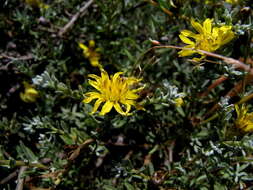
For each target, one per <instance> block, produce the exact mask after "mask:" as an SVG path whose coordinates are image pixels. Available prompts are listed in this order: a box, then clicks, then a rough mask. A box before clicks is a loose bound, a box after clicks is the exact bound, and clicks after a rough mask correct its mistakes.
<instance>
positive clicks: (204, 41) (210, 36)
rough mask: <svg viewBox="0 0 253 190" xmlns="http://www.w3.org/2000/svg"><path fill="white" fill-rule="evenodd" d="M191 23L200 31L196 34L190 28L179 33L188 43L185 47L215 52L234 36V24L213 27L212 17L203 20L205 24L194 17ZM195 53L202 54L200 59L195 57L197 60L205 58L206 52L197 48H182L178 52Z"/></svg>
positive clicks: (184, 53)
mask: <svg viewBox="0 0 253 190" xmlns="http://www.w3.org/2000/svg"><path fill="white" fill-rule="evenodd" d="M191 25H192V26H193V28H194V29H195V30H196V31H197V32H198V34H195V33H193V32H191V31H189V30H182V31H181V33H180V35H179V38H180V39H181V40H182V41H183V42H184V43H186V44H188V45H186V46H185V48H192V49H199V50H204V51H208V52H214V51H216V50H217V49H219V48H220V47H221V46H223V45H224V44H226V43H228V42H229V41H231V40H232V39H233V38H234V32H233V31H232V26H226V25H225V26H221V27H213V26H212V19H209V18H208V19H206V20H205V21H204V22H203V25H201V24H200V23H198V22H196V21H194V20H193V19H192V20H191ZM192 39H193V40H194V41H193V40H192ZM195 53H199V54H201V55H202V56H201V58H200V59H199V58H195V60H196V61H199V60H201V59H203V58H205V55H204V54H202V53H200V52H197V51H195V50H181V51H180V52H178V54H179V56H180V57H184V56H190V55H192V54H195Z"/></svg>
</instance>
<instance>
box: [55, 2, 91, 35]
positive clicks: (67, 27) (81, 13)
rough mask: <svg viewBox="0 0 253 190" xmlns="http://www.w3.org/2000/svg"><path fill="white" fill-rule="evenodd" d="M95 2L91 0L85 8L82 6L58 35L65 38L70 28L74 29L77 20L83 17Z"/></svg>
mask: <svg viewBox="0 0 253 190" xmlns="http://www.w3.org/2000/svg"><path fill="white" fill-rule="evenodd" d="M93 1H94V0H89V1H88V2H87V3H86V4H85V5H84V6H82V7H81V8H80V10H79V11H78V12H77V13H76V14H74V16H73V17H72V18H71V19H70V21H69V22H68V23H67V24H66V25H65V26H64V27H63V28H61V29H60V31H59V33H58V35H59V36H63V35H64V34H65V33H66V32H68V31H69V30H70V28H72V27H73V25H74V24H75V22H76V21H77V19H78V18H79V17H81V16H83V14H84V12H85V10H87V9H88V7H89V6H90V5H91V4H92V3H93Z"/></svg>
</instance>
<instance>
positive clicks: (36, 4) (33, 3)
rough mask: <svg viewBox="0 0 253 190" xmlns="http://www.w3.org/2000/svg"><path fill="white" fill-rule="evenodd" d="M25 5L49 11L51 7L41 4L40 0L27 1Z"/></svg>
mask: <svg viewBox="0 0 253 190" xmlns="http://www.w3.org/2000/svg"><path fill="white" fill-rule="evenodd" d="M25 3H26V4H28V5H30V6H32V7H34V8H41V9H48V8H49V5H47V4H45V3H43V2H41V1H40V0H25Z"/></svg>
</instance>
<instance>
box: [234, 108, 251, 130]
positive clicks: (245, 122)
mask: <svg viewBox="0 0 253 190" xmlns="http://www.w3.org/2000/svg"><path fill="white" fill-rule="evenodd" d="M235 110H236V113H237V119H236V121H235V126H236V127H237V128H238V129H240V130H241V131H243V132H245V133H247V132H253V113H252V112H251V113H248V108H247V107H246V106H245V105H242V106H241V107H239V106H238V105H235Z"/></svg>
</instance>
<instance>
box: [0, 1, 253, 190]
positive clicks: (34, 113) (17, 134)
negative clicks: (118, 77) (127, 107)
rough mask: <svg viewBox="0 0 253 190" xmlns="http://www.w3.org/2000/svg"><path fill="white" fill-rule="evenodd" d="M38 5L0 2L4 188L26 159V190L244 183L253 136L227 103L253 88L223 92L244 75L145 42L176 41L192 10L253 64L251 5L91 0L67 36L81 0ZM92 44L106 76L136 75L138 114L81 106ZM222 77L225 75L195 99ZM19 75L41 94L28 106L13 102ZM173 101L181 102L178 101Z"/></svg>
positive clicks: (248, 180) (0, 169)
mask: <svg viewBox="0 0 253 190" xmlns="http://www.w3.org/2000/svg"><path fill="white" fill-rule="evenodd" d="M45 3H46V4H47V5H49V8H48V9H42V8H38V7H31V6H30V5H28V4H26V3H25V1H21V0H12V1H10V0H1V2H0V36H1V38H0V81H1V88H0V137H1V138H0V165H1V166H0V189H6V190H12V189H15V187H16V180H17V175H14V177H11V178H10V180H9V181H5V179H6V177H8V176H9V175H10V174H12V173H14V174H15V172H16V173H18V171H19V170H18V169H19V168H20V167H22V166H29V167H28V168H27V169H26V170H25V172H24V173H23V174H22V175H23V176H24V177H25V179H26V181H25V182H24V184H23V185H24V189H35V187H37V188H39V187H40V188H43V189H45V190H48V189H59V190H65V189H73V190H83V189H101V190H102V189H103V190H116V189H117V190H121V189H122V190H145V189H152V190H156V189H157V190H169V189H201V190H206V189H214V190H230V189H247V188H250V187H252V185H253V175H252V169H253V166H252V161H253V160H252V151H253V149H252V146H253V136H252V135H251V134H250V133H248V134H242V133H241V132H240V131H238V130H236V129H235V125H234V121H235V120H236V118H237V114H236V112H235V110H234V106H233V104H234V103H236V102H238V101H240V100H241V98H242V97H244V96H246V95H249V94H251V93H252V90H253V89H252V85H251V83H249V84H250V85H247V84H246V83H245V84H243V85H244V86H243V88H242V91H240V93H237V94H236V96H234V97H233V98H227V97H225V96H226V94H227V93H228V92H229V91H230V90H231V89H233V88H234V85H235V84H236V83H237V82H239V81H240V80H244V79H245V76H246V75H247V72H244V71H239V70H237V69H235V68H234V67H232V66H231V65H230V64H227V63H225V62H224V61H222V60H218V59H216V58H213V57H208V61H206V62H205V61H203V62H202V63H201V64H199V63H195V62H192V61H191V60H190V58H191V57H189V59H188V57H186V58H179V57H178V54H177V50H176V49H171V48H159V49H150V48H152V47H153V46H154V44H152V43H151V42H152V40H158V41H159V42H160V45H177V46H183V43H182V42H181V41H180V39H179V37H178V35H179V34H180V31H181V30H183V29H188V30H193V28H192V26H191V25H190V19H191V18H194V19H195V20H197V21H200V22H202V21H204V20H205V19H206V18H213V19H214V23H216V24H222V23H223V24H227V25H232V26H233V30H234V32H235V33H236V37H235V39H233V40H232V41H231V42H230V43H229V44H226V45H225V46H224V47H222V48H220V49H219V50H218V51H217V52H216V53H218V54H220V55H223V56H228V57H232V58H235V59H240V60H242V61H244V62H247V63H248V64H252V55H253V48H252V47H253V43H252V42H253V38H252V30H253V25H252V19H253V13H252V12H253V10H252V3H251V2H250V1H247V0H245V1H243V0H242V1H240V3H239V4H237V5H231V4H228V3H225V2H223V1H217V0H210V1H209V3H205V2H204V1H202V0H199V1H197V0H196V1H193V0H188V1H182V0H157V1H130V0H106V1H105V0H104V1H98V0H97V1H94V2H93V3H92V4H91V6H90V7H89V8H88V9H87V10H86V11H85V12H84V13H83V14H81V15H79V17H78V19H77V20H76V22H75V23H74V25H73V26H72V27H71V28H70V29H69V30H68V31H66V33H64V34H63V35H59V31H60V30H61V29H62V28H63V27H64V26H65V25H66V24H67V23H68V22H69V21H70V19H71V18H72V17H73V16H74V14H76V13H77V12H78V11H79V10H80V8H81V7H82V6H83V5H84V4H85V3H87V2H83V1H81V0H71V1H67V0H54V1H51V0H48V1H45ZM89 40H94V41H95V42H96V47H98V48H100V53H101V64H102V66H103V67H104V68H105V70H107V72H108V73H109V74H114V73H115V72H118V71H123V72H124V75H125V76H135V77H141V78H143V80H142V82H141V83H142V85H145V89H144V90H143V91H142V92H141V95H140V98H139V101H140V102H141V103H142V104H143V105H144V107H145V110H133V115H131V116H128V117H125V116H121V115H120V114H118V113H117V112H116V111H114V110H113V111H111V112H110V113H109V114H107V115H106V116H100V115H98V114H94V115H90V114H89V113H90V112H91V110H92V104H83V103H82V100H83V98H84V93H85V92H88V91H89V90H90V89H91V87H90V85H89V84H88V74H99V73H100V72H99V69H98V68H95V67H92V66H91V64H90V63H89V60H88V59H86V58H85V57H84V56H83V53H82V50H81V49H80V48H79V47H78V43H79V42H82V43H84V44H86V45H88V42H89ZM217 63H218V64H217ZM223 75H224V76H225V77H227V78H228V79H227V80H225V81H224V82H223V83H221V84H219V85H218V86H217V87H216V88H213V89H212V90H211V91H210V92H208V93H206V94H205V96H201V93H203V92H205V91H206V90H207V88H208V87H209V86H210V85H211V84H212V83H213V82H214V81H215V80H216V79H218V78H220V77H221V76H223ZM24 81H27V82H28V83H30V84H33V85H34V87H35V88H36V89H37V91H38V92H39V98H38V99H37V101H36V102H33V103H25V102H23V101H22V100H21V98H20V92H23V91H24V85H23V82H24ZM251 82H252V81H251ZM176 98H182V99H183V101H184V104H183V105H182V106H177V105H176V102H175V99H176ZM251 103H252V100H249V101H248V102H247V104H248V105H249V110H251V111H252V106H251ZM216 104H219V105H221V106H220V108H219V109H217V110H215V111H213V112H211V111H210V110H212V108H213V106H214V105H216ZM209 113H210V114H209ZM91 139H92V140H91ZM18 181H19V180H18ZM43 189H42V190H43Z"/></svg>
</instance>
